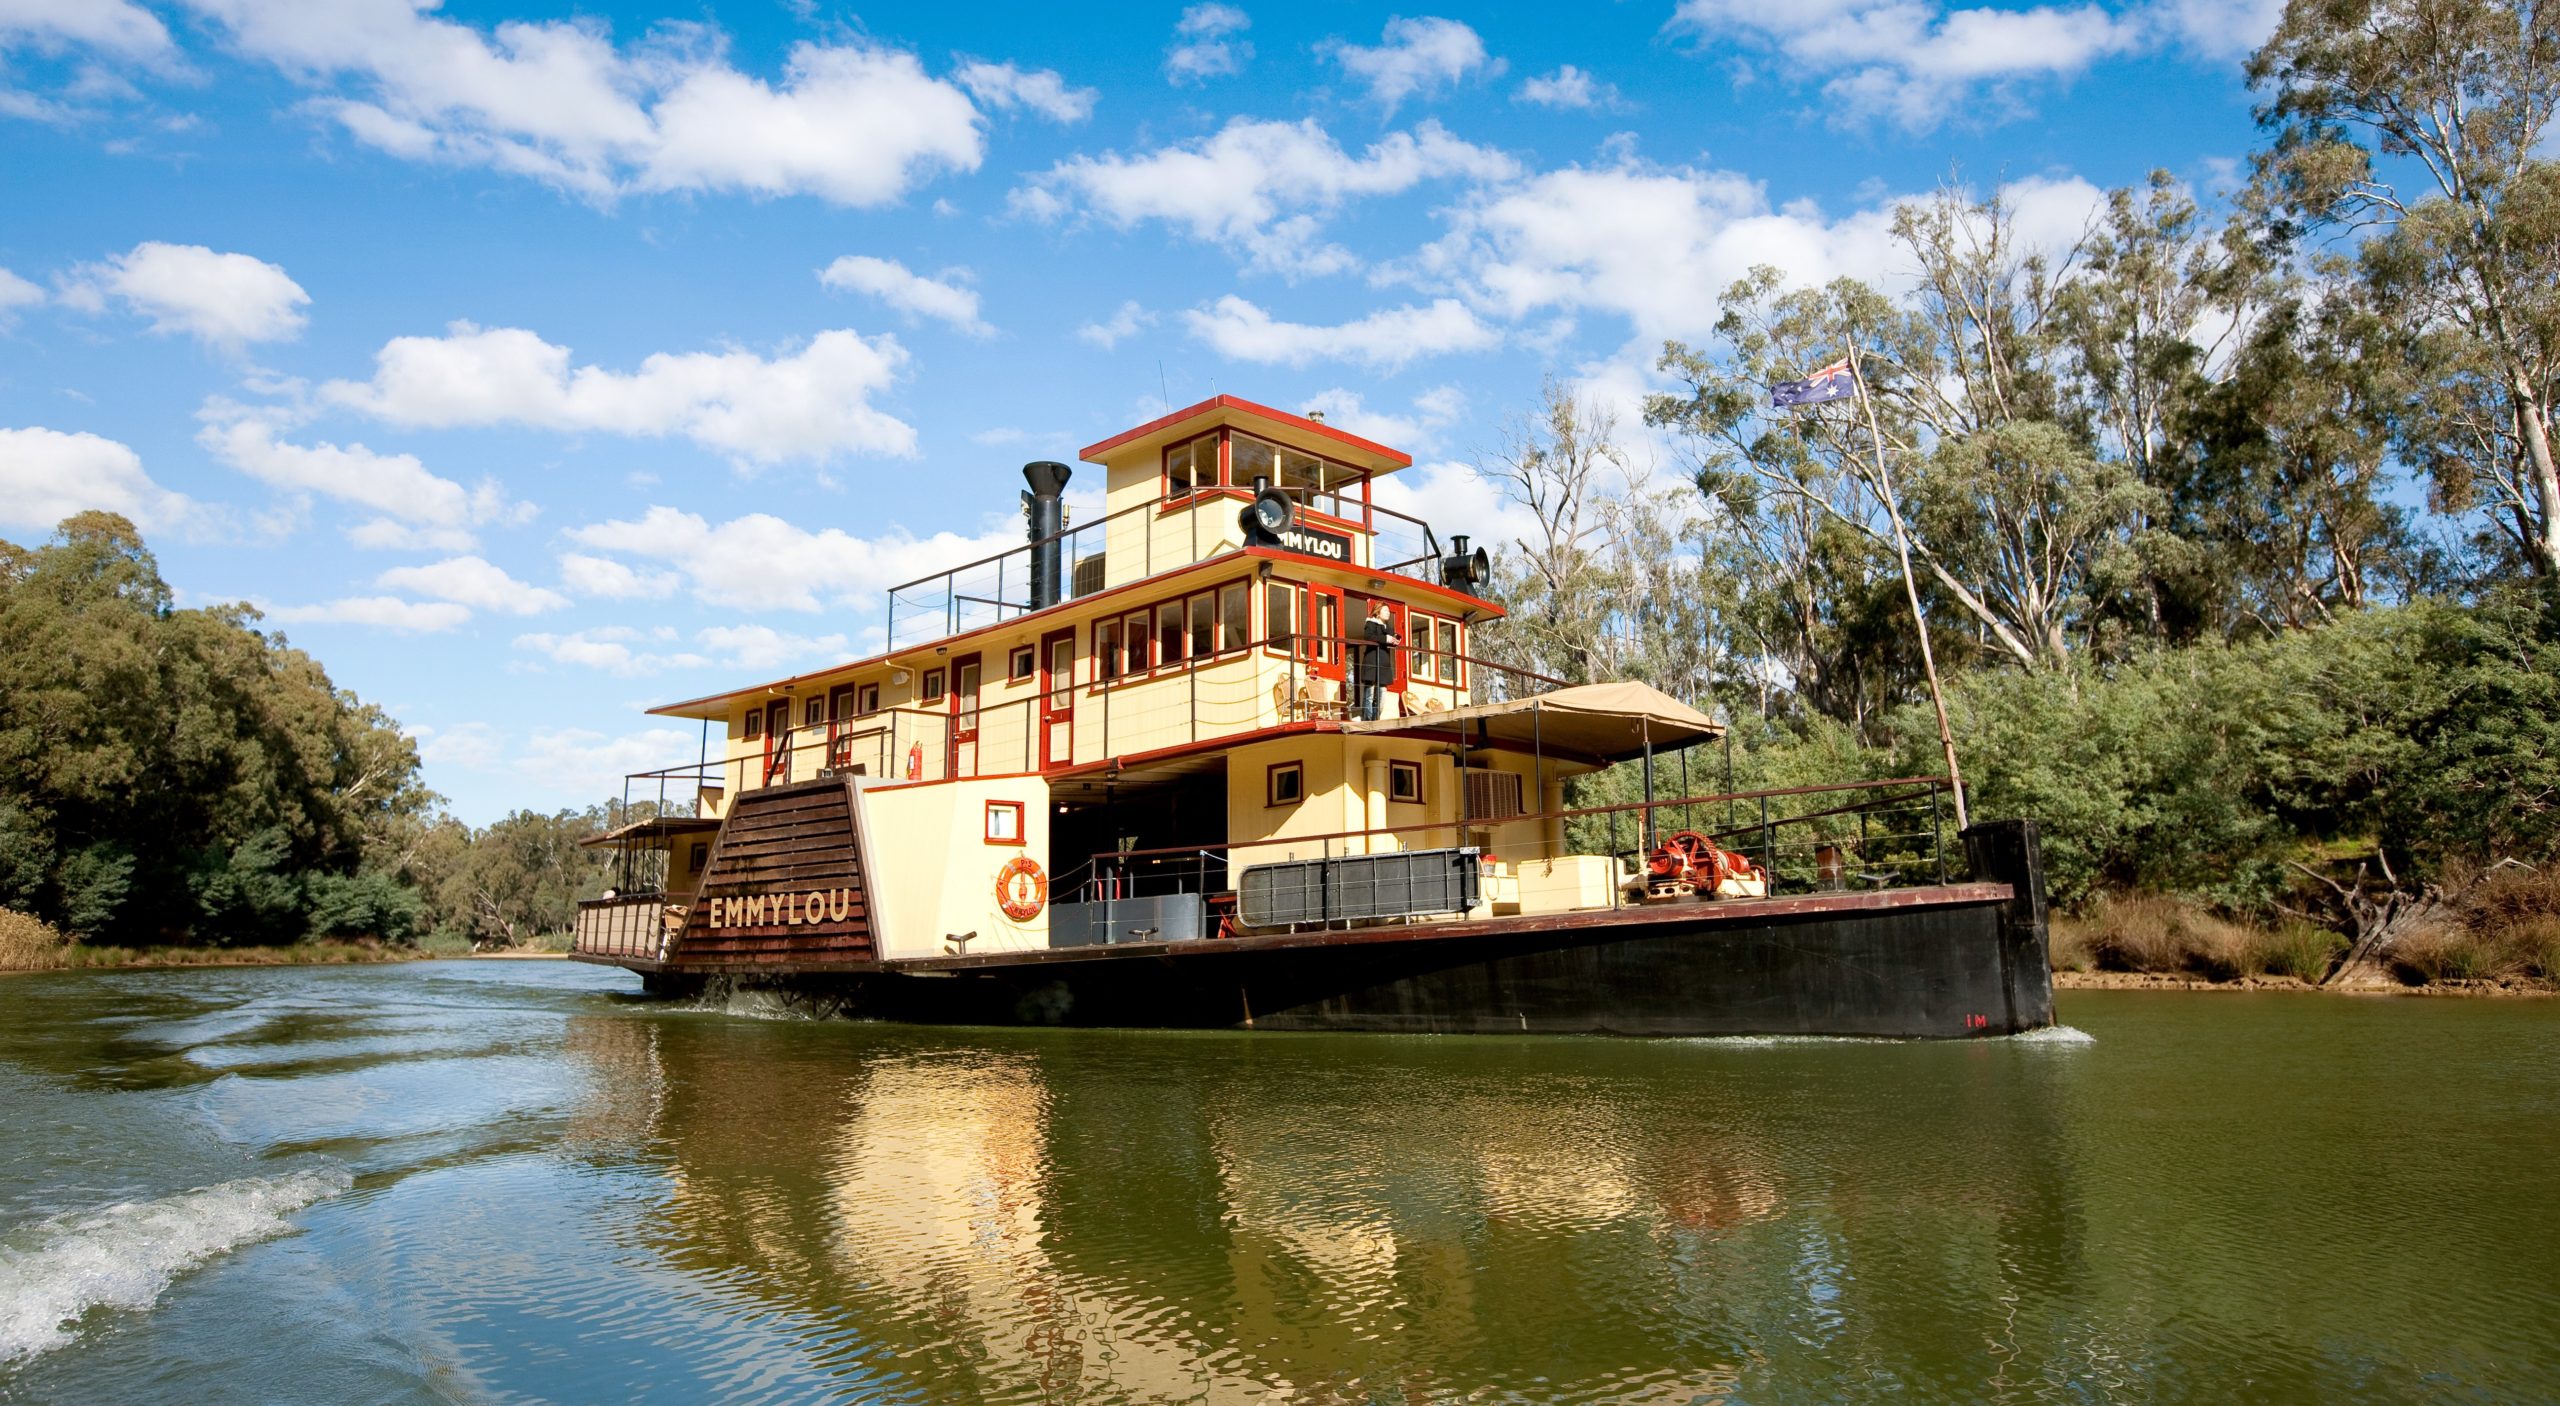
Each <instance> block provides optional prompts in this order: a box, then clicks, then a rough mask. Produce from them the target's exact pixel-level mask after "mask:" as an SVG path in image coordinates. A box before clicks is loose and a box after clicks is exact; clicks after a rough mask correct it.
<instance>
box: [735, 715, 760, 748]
mask: <svg viewBox="0 0 2560 1406" xmlns="http://www.w3.org/2000/svg"><path fill="white" fill-rule="evenodd" d="M738 735H739V736H741V737H744V738H746V739H747V740H748V741H750V742H752V741H754V740H755V739H757V738H759V737H762V736H764V709H762V708H757V709H755V710H753V711H751V712H749V713H748V714H747V730H746V731H745V732H742V733H740V734H738Z"/></svg>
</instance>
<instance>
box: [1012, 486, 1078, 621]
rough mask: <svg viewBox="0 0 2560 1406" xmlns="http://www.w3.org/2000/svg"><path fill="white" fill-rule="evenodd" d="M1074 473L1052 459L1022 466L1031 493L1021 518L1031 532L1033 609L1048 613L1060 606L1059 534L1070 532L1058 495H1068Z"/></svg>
mask: <svg viewBox="0 0 2560 1406" xmlns="http://www.w3.org/2000/svg"><path fill="white" fill-rule="evenodd" d="M1074 476H1075V470H1073V469H1070V468H1068V467H1067V466H1066V465H1064V464H1061V463H1058V462H1057V461H1055V460H1051V459H1041V460H1038V461H1036V462H1033V463H1029V464H1025V465H1023V466H1022V481H1023V482H1025V483H1028V484H1030V485H1031V491H1030V492H1028V493H1025V494H1023V495H1022V515H1023V517H1024V518H1025V520H1027V521H1028V522H1029V524H1030V531H1031V608H1032V609H1033V610H1046V609H1048V608H1049V607H1050V606H1053V605H1056V604H1057V603H1058V598H1059V596H1060V594H1061V592H1060V589H1059V573H1058V534H1059V533H1061V532H1064V531H1066V530H1067V505H1066V504H1065V503H1063V502H1061V501H1059V498H1058V495H1059V494H1061V493H1064V492H1066V490H1067V480H1068V479H1069V478H1072V477H1074Z"/></svg>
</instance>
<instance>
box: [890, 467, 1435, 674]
mask: <svg viewBox="0 0 2560 1406" xmlns="http://www.w3.org/2000/svg"><path fill="white" fill-rule="evenodd" d="M1282 491H1284V492H1286V493H1288V494H1290V496H1291V497H1293V498H1295V499H1297V500H1298V503H1299V507H1300V509H1301V514H1302V518H1301V520H1302V521H1303V522H1304V523H1305V524H1306V525H1307V526H1308V527H1311V528H1313V529H1315V530H1317V531H1320V532H1321V531H1339V532H1341V533H1342V534H1343V535H1346V536H1349V537H1351V538H1352V540H1353V542H1354V544H1355V552H1354V556H1355V559H1354V560H1353V561H1352V562H1351V563H1350V564H1351V565H1353V566H1357V567H1360V568H1362V569H1364V570H1368V571H1371V572H1377V573H1382V574H1387V575H1396V576H1404V577H1409V578H1411V579H1414V580H1419V581H1431V582H1435V583H1436V582H1437V581H1438V579H1439V562H1440V555H1441V546H1440V543H1441V539H1440V536H1439V534H1438V533H1436V532H1434V531H1433V530H1432V527H1431V524H1430V523H1428V522H1425V521H1423V520H1422V519H1421V518H1418V517H1414V516H1412V515H1410V514H1407V513H1400V512H1397V511H1396V510H1395V509H1393V508H1387V507H1381V506H1379V505H1377V504H1375V503H1372V502H1369V501H1366V500H1365V499H1360V498H1355V497H1350V496H1348V495H1345V494H1342V493H1339V492H1333V491H1321V492H1320V491H1318V490H1315V489H1306V488H1292V489H1284V490H1282ZM1251 498H1252V495H1251V494H1250V493H1248V492H1246V491H1244V490H1242V489H1234V488H1203V489H1198V490H1195V491H1193V492H1189V493H1183V494H1177V495H1174V496H1172V497H1170V498H1153V499H1149V500H1148V501H1146V502H1144V503H1139V504H1135V505H1133V506H1130V507H1126V508H1122V509H1121V510H1120V511H1118V512H1116V513H1111V514H1109V515H1107V516H1104V517H1100V518H1096V519H1094V520H1093V521H1091V522H1087V523H1080V524H1078V525H1076V526H1073V527H1069V528H1067V529H1066V530H1064V531H1062V532H1057V533H1053V534H1051V535H1050V536H1047V537H1043V538H1040V539H1039V540H1037V541H1033V542H1026V543H1024V544H1023V545H1021V546H1019V547H1015V548H1012V549H1011V550H1008V551H1003V552H998V553H996V554H995V555H994V556H990V557H981V558H979V559H978V560H976V561H972V562H966V563H964V564H962V565H959V566H955V567H952V568H950V569H949V570H947V571H938V572H935V573H934V574H932V575H930V576H921V577H918V578H917V579H915V580H913V581H908V582H905V583H903V584H900V585H896V586H892V587H890V588H889V592H888V595H889V606H888V621H887V624H886V634H887V639H888V647H889V648H890V649H892V650H898V649H907V648H912V647H914V646H917V645H926V644H931V643H933V642H934V641H936V640H940V639H948V638H950V637H951V636H953V635H960V634H966V633H968V632H969V631H972V630H979V629H985V628H987V627H988V626H992V625H1000V624H1003V623H1004V622H1005V621H1007V620H1011V619H1014V618H1015V617H1017V616H1022V615H1027V614H1029V613H1031V610H1032V607H1033V599H1032V598H1033V584H1034V583H1033V575H1032V558H1033V554H1034V553H1035V552H1038V551H1039V550H1040V549H1042V548H1044V547H1053V546H1054V547H1055V548H1056V549H1057V552H1058V561H1059V568H1058V577H1059V580H1058V600H1059V601H1060V602H1066V601H1073V600H1080V599H1082V598H1084V597H1086V596H1090V595H1094V594H1096V593H1098V592H1100V591H1102V590H1103V589H1104V588H1105V587H1106V586H1107V585H1120V584H1126V583H1127V582H1130V581H1140V580H1144V579H1146V578H1148V577H1150V576H1155V575H1159V574H1161V573H1163V572H1167V571H1179V570H1181V569H1182V568H1184V567H1189V566H1197V565H1199V564H1200V563H1202V562H1204V561H1209V560H1211V559H1213V558H1215V557H1219V556H1224V555H1226V554H1227V553H1230V552H1233V551H1235V550H1237V542H1236V539H1235V536H1234V534H1233V532H1232V531H1231V530H1230V529H1231V527H1232V522H1231V519H1232V515H1233V513H1234V511H1236V510H1239V509H1241V508H1242V507H1243V506H1244V505H1245V504H1246V503H1247V502H1249V501H1250V500H1251ZM1222 507H1223V508H1225V509H1226V510H1227V511H1226V512H1225V513H1223V514H1222V513H1221V512H1220V509H1221V508H1222ZM1176 513H1179V514H1180V521H1179V522H1174V521H1172V520H1171V517H1172V515H1173V514H1176ZM1115 553H1116V554H1117V555H1116V557H1115V555H1114V554H1115Z"/></svg>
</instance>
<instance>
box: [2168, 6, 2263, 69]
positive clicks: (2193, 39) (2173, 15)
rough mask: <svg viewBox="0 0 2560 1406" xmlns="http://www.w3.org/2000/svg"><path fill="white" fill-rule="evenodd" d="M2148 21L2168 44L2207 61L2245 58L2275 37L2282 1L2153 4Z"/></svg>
mask: <svg viewBox="0 0 2560 1406" xmlns="http://www.w3.org/2000/svg"><path fill="white" fill-rule="evenodd" d="M2148 15H2149V18H2150V20H2151V21H2152V23H2153V24H2154V25H2156V26H2157V27H2158V28H2159V29H2160V31H2161V32H2162V33H2163V34H2165V35H2166V36H2167V37H2169V38H2170V39H2171V40H2173V41H2175V42H2177V43H2180V44H2183V45H2185V46H2186V47H2187V48H2188V49H2190V50H2193V51H2194V52H2195V53H2196V54H2198V55H2200V56H2202V57H2204V58H2207V59H2221V60H2226V61H2227V60H2231V59H2240V58H2246V57H2248V56H2249V54H2250V52H2251V51H2252V50H2255V49H2256V48H2257V47H2258V46H2259V45H2261V44H2264V43H2266V42H2267V36H2268V35H2270V34H2273V33H2275V28H2276V21H2278V20H2280V19H2282V18H2284V0H2157V3H2154V4H2153V5H2152V6H2151V8H2150V10H2149V12H2148Z"/></svg>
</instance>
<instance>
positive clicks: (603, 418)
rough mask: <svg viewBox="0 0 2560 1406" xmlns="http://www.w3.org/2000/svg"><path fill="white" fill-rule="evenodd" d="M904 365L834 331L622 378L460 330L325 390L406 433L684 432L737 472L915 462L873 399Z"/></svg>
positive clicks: (674, 357) (409, 344)
mask: <svg viewBox="0 0 2560 1406" xmlns="http://www.w3.org/2000/svg"><path fill="white" fill-rule="evenodd" d="M906 360H907V353H906V349H905V348H903V347H901V346H899V345H898V342H897V339H896V338H894V337H890V336H887V335H882V336H878V337H863V336H861V335H859V334H857V333H854V332H849V331H834V332H821V333H819V334H818V335H817V336H815V337H813V338H811V339H810V340H809V343H808V345H806V346H804V347H802V348H800V349H799V350H798V351H795V352H790V353H787V354H783V355H777V356H775V357H773V358H772V359H770V360H768V359H766V358H764V357H761V356H758V355H756V354H755V353H754V352H750V351H743V350H730V351H725V352H691V353H684V354H673V353H667V352H660V353H657V354H656V355H653V356H651V357H649V358H648V359H647V360H645V361H643V362H641V363H640V369H639V370H638V371H636V372H617V371H608V370H605V369H604V368H602V367H598V366H579V367H575V368H572V367H571V366H570V364H569V349H568V348H567V347H561V346H553V345H552V344H550V343H548V342H545V341H543V340H542V339H541V338H540V337H538V336H536V335H534V334H533V333H531V332H528V331H525V330H524V329H522V328H515V327H493V328H485V329H484V328H480V327H475V326H473V325H472V324H470V323H468V322H456V323H454V324H452V325H451V327H450V328H449V329H448V332H447V334H446V335H445V336H442V337H395V338H393V339H392V340H391V341H389V342H387V343H385V344H384V345H383V348H382V350H381V351H380V352H378V353H376V354H375V357H374V373H373V379H372V380H370V381H332V382H330V383H328V384H327V385H325V386H323V387H322V388H321V392H320V393H321V395H322V397H323V398H324V399H327V400H329V401H331V402H334V403H336V404H340V405H345V406H349V407H352V408H354V409H357V410H361V411H363V412H365V413H366V414H368V415H373V416H376V417H378V418H380V419H384V420H388V421H390V422H392V423H394V424H401V425H422V426H432V427H438V428H451V427H456V426H487V425H528V426H532V427H535V428H539V429H555V430H583V431H600V432H606V433H613V434H626V435H651V436H657V435H669V434H681V435H683V436H684V437H686V438H688V439H690V440H692V441H694V442H695V443H697V444H700V445H702V446H704V447H706V448H709V449H713V450H717V451H719V452H722V453H725V454H727V455H729V456H730V457H731V458H732V459H733V460H735V461H739V462H741V463H748V464H773V463H780V462H783V461H786V460H804V461H810V462H820V461H825V460H828V459H832V458H834V457H835V456H837V455H839V454H880V455H900V456H903V455H907V454H911V453H913V452H914V450H915V442H916V432H915V429H914V428H913V427H912V426H910V425H908V424H907V423H906V422H905V421H903V420H899V419H897V418H895V417H894V416H891V415H889V414H888V413H886V412H884V411H882V410H879V409H877V408H876V407H874V406H873V405H872V404H871V403H870V399H871V397H872V396H874V395H876V394H878V393H880V392H882V391H884V390H886V389H887V388H888V387H889V385H890V383H891V382H892V381H894V380H896V379H897V376H898V373H899V371H900V369H901V368H902V367H904V366H905V364H906Z"/></svg>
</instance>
